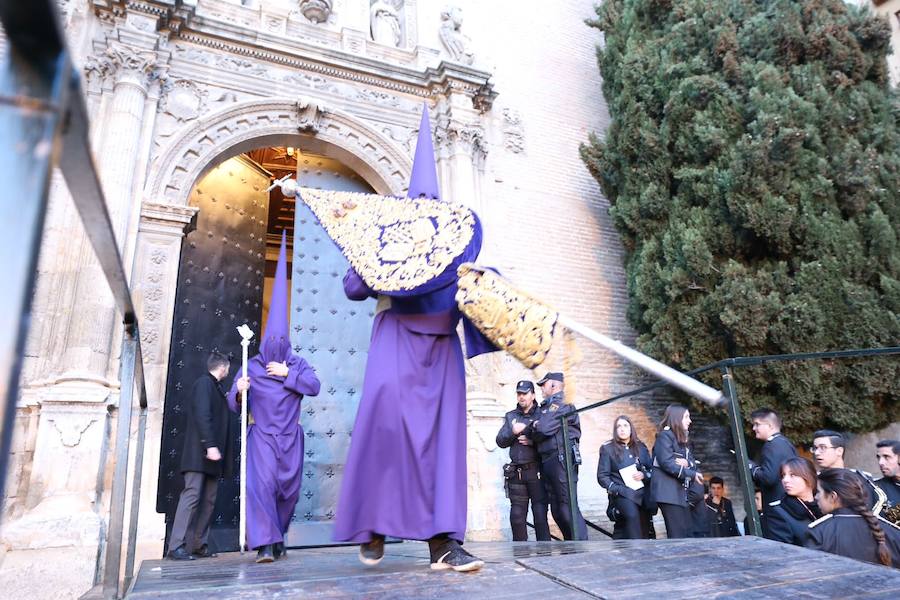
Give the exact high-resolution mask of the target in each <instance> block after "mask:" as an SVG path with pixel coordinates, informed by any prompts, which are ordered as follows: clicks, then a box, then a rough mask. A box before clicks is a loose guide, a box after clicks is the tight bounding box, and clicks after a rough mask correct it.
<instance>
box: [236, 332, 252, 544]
mask: <svg viewBox="0 0 900 600" xmlns="http://www.w3.org/2000/svg"><path fill="white" fill-rule="evenodd" d="M237 330H238V333H239V334H241V359H242V362H241V377H242V378H244V377H247V348H248V347H249V346H250V340H251V338H253V331H252V330H251V329H250V328H249V327H247V324H246V323H245V324H243V325H241V326H240V327H238V328H237ZM238 539H239V542H240V548H241V554H243V553H244V548H246V547H247V390H246V389H245V390H244V391H242V392H241V508H240V525H239V532H238Z"/></svg>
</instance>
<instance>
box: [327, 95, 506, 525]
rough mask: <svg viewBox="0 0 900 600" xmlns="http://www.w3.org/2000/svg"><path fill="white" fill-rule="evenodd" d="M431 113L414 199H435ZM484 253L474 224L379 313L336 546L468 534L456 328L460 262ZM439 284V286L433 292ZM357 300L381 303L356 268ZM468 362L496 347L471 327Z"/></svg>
mask: <svg viewBox="0 0 900 600" xmlns="http://www.w3.org/2000/svg"><path fill="white" fill-rule="evenodd" d="M430 131H431V130H430V127H429V124H428V115H427V111H426V112H425V113H424V114H423V116H422V124H421V126H420V129H419V140H418V143H417V145H416V155H415V161H414V163H413V175H412V178H411V181H410V186H409V192H408V195H409V197H413V198H418V197H421V196H426V197H430V198H437V196H438V190H437V176H436V171H435V166H434V151H433V148H432V145H431V135H430ZM480 248H481V229H480V224H479V223H478V221H477V218H476V227H475V231H474V234H473V236H472V241H471V242H470V243H469V245H468V247H467V248H466V250H465V251H464V252H463V253H462V254H461V255H460V256H459V257H458V258H457V260H456V261H454V264H453V265H451V267H450V268H448V269H447V271H445V273H443V274H442V275H441V276H440V277H437V278H435V280H432V281H431V282H429V284H427V285H426V286H423V289H426V290H427V291H425V292H424V293H418V294H408V293H404V294H391V297H390V298H389V300H390V303H389V304H390V307H389V308H385V305H386V304H387V302H386V300H387V299H384V300H382V302H380V303H379V312H378V313H377V314H376V315H375V321H374V323H373V327H372V337H371V342H370V346H369V358H368V362H367V364H366V372H365V381H364V384H363V392H362V398H361V399H360V404H359V411H358V413H357V416H356V423H355V425H354V427H353V435H352V438H351V443H350V452H349V455H348V456H347V462H346V465H345V467H344V477H343V481H342V484H341V492H340V498H339V501H338V509H337V517H336V524H335V533H334V537H335V540H338V541H346V542H368V541H370V540H371V539H372V534H373V533H378V534H382V535H388V536H393V537H398V538H405V539H417V540H427V539H429V538H431V537H433V536H435V535H438V534H448V535H449V536H450V537H451V538H454V539H456V540H459V541H462V540H463V539H464V537H465V531H466V493H467V486H466V406H465V403H466V384H465V370H464V365H463V352H462V348H461V345H460V341H459V337H458V336H457V334H456V326H457V324H458V322H459V319H460V313H459V310H458V308H457V306H456V302H455V295H456V289H457V288H456V276H455V272H456V266H457V265H458V264H459V263H461V262H466V261H472V260H475V258H476V257H477V256H478V252H479V250H480ZM436 286H438V287H436ZM344 291H345V293H346V295H347V297H348V298H350V299H351V300H364V299H366V298H368V297H377V296H378V295H379V294H378V292H377V291H375V290H373V289H371V288H370V287H369V286H368V285H366V283H365V282H364V281H363V280H362V278H361V277H360V276H359V275H358V274H357V273H356V272H355V271H354V270H353V269H352V268H351V269H350V270H349V271H348V272H347V274H346V276H345V277H344ZM464 331H465V335H466V350H467V354H468V355H469V356H475V355H477V354H481V353H483V352H486V351H492V350H495V349H496V348H494V347H493V346H492V345H491V344H490V342H488V341H487V340H486V339H485V338H484V337H482V336H480V334H478V332H477V330H475V328H474V327H468V326H467V327H464Z"/></svg>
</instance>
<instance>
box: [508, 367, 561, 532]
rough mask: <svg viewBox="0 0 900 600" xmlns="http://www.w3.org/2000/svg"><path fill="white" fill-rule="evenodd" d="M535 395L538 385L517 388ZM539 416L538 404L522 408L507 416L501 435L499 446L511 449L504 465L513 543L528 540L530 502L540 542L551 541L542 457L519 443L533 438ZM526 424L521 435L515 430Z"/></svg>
mask: <svg viewBox="0 0 900 600" xmlns="http://www.w3.org/2000/svg"><path fill="white" fill-rule="evenodd" d="M527 392H532V393H534V384H532V383H531V382H530V381H520V382H519V383H518V384H517V385H516V393H527ZM537 414H538V406H537V402H535V403H534V405H533V406H532V407H531V410H530V411H528V412H527V413H526V412H524V411H523V410H522V409H521V408H520V407H518V406H517V407H516V409H515V410H511V411H509V412H508V413H506V416H505V417H504V419H503V426H502V427H501V428H500V432H499V433H497V446H499V447H500V448H509V460H510V463H509V464H508V465H504V467H503V469H504V477H505V479H506V484H505V485H506V495H507V497H508V498H509V502H510V509H509V526H510V528H511V529H512V534H513V541H514V542H524V541H527V540H528V528H527V525H526V519H527V516H528V503H529V501H530V502H531V514H532V515H533V518H534V533H535V537H536V538H537V540H538V541H549V540H550V525H549V524H548V522H547V493H546V490H544V483H543V481H541V457H540V455H539V454H538V452H537V448H536V447H535V446H534V444H533V443H532V444H522V443H519V440H518V438H519V435H525V436H526V437H528V438H529V439H530V438H531V436H532V432H533V428H532V423H533V422H534V419H535V417H537ZM513 421H516V422H517V423H522V424H524V425H525V429H524V430H523V431H522V432H521V433H520V434H514V433H513V431H512V422H513Z"/></svg>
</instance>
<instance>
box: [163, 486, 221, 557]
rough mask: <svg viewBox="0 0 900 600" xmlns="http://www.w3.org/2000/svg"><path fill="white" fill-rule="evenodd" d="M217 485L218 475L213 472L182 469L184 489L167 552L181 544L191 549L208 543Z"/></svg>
mask: <svg viewBox="0 0 900 600" xmlns="http://www.w3.org/2000/svg"><path fill="white" fill-rule="evenodd" d="M218 487H219V478H218V477H216V476H214V475H207V474H206V473H198V472H196V471H185V473H184V490H182V492H181V496H180V497H179V498H178V508H176V509H175V518H174V519H173V521H172V534H171V536H170V537H169V552H171V551H172V550H177V549H178V547H179V546H182V545H184V546H185V549H186V550H187V551H188V552H193V551H194V550H198V549H199V548H201V547H202V546H203V545H204V544H206V543H207V541H208V540H209V525H210V522H211V521H212V513H213V507H214V506H215V504H216V491H217V490H218Z"/></svg>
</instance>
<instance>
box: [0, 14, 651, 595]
mask: <svg viewBox="0 0 900 600" xmlns="http://www.w3.org/2000/svg"><path fill="white" fill-rule="evenodd" d="M173 4H177V7H173ZM382 5H383V6H382ZM503 5H504V3H474V2H466V3H462V2H460V8H462V9H463V10H465V17H466V18H465V22H464V23H463V20H462V17H461V15H462V12H460V10H458V9H456V8H454V9H448V8H447V7H446V5H445V4H444V2H438V1H436V0H378V1H377V2H372V1H371V0H334V1H333V2H332V1H321V0H319V1H314V2H313V1H305V0H268V1H267V0H253V1H249V2H247V1H244V2H237V1H233V0H193V1H190V2H187V1H186V2H183V3H172V2H163V1H154V0H129V1H128V2H125V1H123V0H70V1H68V2H63V3H61V8H62V13H63V18H64V19H65V20H66V31H67V34H68V35H69V44H70V47H71V49H72V53H73V56H74V58H75V61H76V64H79V65H81V67H82V68H83V71H82V72H83V74H84V77H85V91H86V96H87V102H88V106H89V110H90V111H91V118H92V125H93V129H92V144H93V148H94V149H95V156H96V160H97V162H98V164H99V167H100V172H101V176H102V180H103V186H104V189H105V192H106V196H107V200H108V202H109V207H110V212H111V214H112V216H113V220H114V224H115V227H116V231H117V236H118V239H119V242H120V248H121V252H122V254H123V256H124V257H125V264H126V265H129V266H130V268H131V272H130V278H131V279H130V282H131V286H132V289H133V291H134V298H135V303H136V305H137V309H138V314H139V318H140V324H141V337H142V344H143V346H142V347H143V354H144V370H145V375H146V378H147V391H148V400H149V404H150V407H149V413H148V430H147V437H146V440H147V441H146V443H147V447H146V449H145V454H144V463H143V473H144V475H143V484H142V488H141V509H140V516H139V523H138V532H139V539H140V544H139V547H138V550H139V554H138V559H139V560H140V559H141V558H157V557H158V556H159V553H160V552H161V549H162V542H161V540H162V538H163V535H164V534H163V532H164V522H163V518H162V516H161V515H159V514H157V513H156V512H155V510H154V508H155V506H154V505H155V501H154V499H155V495H156V485H157V473H158V468H159V467H158V465H159V456H158V453H159V447H160V446H159V444H160V436H161V428H162V408H163V401H164V396H165V388H166V380H167V368H168V367H167V363H168V359H169V350H170V346H171V341H172V340H171V338H172V329H173V323H172V317H173V314H174V303H175V293H176V282H177V279H178V264H179V258H180V256H181V246H182V240H183V238H184V235H185V234H186V233H187V232H189V231H190V230H191V229H192V227H193V226H194V223H195V218H196V210H197V209H196V208H194V207H192V206H191V205H190V204H189V197H190V195H191V192H192V190H193V189H194V186H195V184H196V183H197V182H198V181H199V180H200V179H201V178H202V177H203V176H204V175H205V174H206V173H208V172H209V171H210V170H212V169H213V168H214V167H216V166H217V165H218V164H220V163H222V162H223V161H224V160H226V159H228V158H230V157H233V156H236V155H238V154H240V153H242V152H246V151H250V150H253V149H257V148H260V147H268V146H292V147H295V148H301V149H302V150H304V151H306V152H310V153H313V154H319V155H322V156H326V157H328V158H330V159H333V160H336V161H339V162H340V163H342V164H343V165H345V166H346V167H348V168H349V169H351V170H352V171H354V172H355V173H356V174H357V175H358V176H359V177H360V178H362V179H363V180H365V182H366V183H367V184H368V185H369V186H371V188H373V189H374V190H375V191H376V192H378V193H382V194H403V193H404V192H405V188H406V185H407V182H408V178H409V173H410V168H411V165H412V155H413V151H414V144H415V139H416V134H417V128H418V126H419V117H420V114H421V110H422V107H423V105H427V106H428V107H429V110H430V112H431V117H432V119H431V122H432V124H433V127H434V130H433V132H432V133H433V136H434V140H435V149H436V153H437V162H438V177H439V181H440V185H441V190H442V193H443V194H444V195H445V196H446V197H448V198H453V199H455V200H458V201H461V202H464V203H466V204H468V205H470V206H472V207H474V208H475V209H476V210H477V211H478V213H479V215H480V217H481V219H482V222H483V224H484V228H485V247H484V251H483V253H482V260H483V262H484V263H485V264H491V265H494V266H496V267H498V268H500V269H501V270H502V271H503V272H504V274H506V275H507V276H510V277H512V278H513V279H514V280H515V281H517V282H518V283H520V284H521V285H522V286H523V287H527V288H530V289H533V290H534V291H535V293H537V294H538V295H541V296H543V297H546V298H547V299H548V300H550V301H551V302H553V303H554V304H555V305H557V306H559V308H561V309H563V310H566V311H568V312H569V313H570V314H572V315H573V316H574V317H575V318H578V319H579V320H582V321H584V322H587V323H588V324H590V325H593V326H595V327H597V328H598V329H600V330H601V331H604V332H605V333H607V334H609V335H613V336H615V337H617V338H621V339H624V340H626V341H627V340H629V339H632V338H633V333H632V332H631V331H630V329H629V328H628V326H627V324H626V321H625V299H626V296H625V284H624V281H625V278H624V273H623V272H622V266H621V247H620V245H619V241H618V237H617V235H616V234H615V231H614V229H613V228H612V225H611V223H610V221H609V218H608V217H607V215H606V207H607V206H606V202H605V200H604V199H603V198H602V197H601V195H600V193H599V190H598V189H597V186H596V185H595V184H594V182H593V181H592V180H591V178H590V176H589V174H588V173H587V171H586V170H585V169H584V168H583V166H582V165H581V163H580V160H579V158H578V144H579V143H580V142H581V141H583V140H584V139H586V137H587V132H588V131H602V130H603V128H604V127H605V124H606V111H605V107H604V105H603V102H602V96H601V94H600V82H599V76H598V75H597V70H596V66H595V57H594V46H595V44H596V43H597V41H598V40H597V39H596V37H595V35H594V33H593V30H591V29H590V28H588V27H586V26H585V25H583V20H584V19H585V18H587V17H590V16H591V14H592V6H593V2H592V1H590V0H566V1H565V2H563V3H561V4H560V5H559V6H557V7H555V8H556V9H555V10H554V11H552V12H553V16H552V18H551V17H549V16H548V17H547V20H546V22H543V21H540V20H538V19H535V18H534V16H533V15H531V16H530V15H528V14H525V11H517V12H507V11H509V10H510V9H509V7H508V6H506V7H504V6H503ZM376 10H378V11H381V12H378V14H377V16H378V18H377V19H375V18H374V17H375V16H376V15H375V11H376ZM498 22H503V23H504V24H505V25H506V26H505V27H504V28H503V29H502V30H501V29H500V28H498V27H497V23H498ZM572 32H574V33H572ZM487 65H490V66H487ZM498 90H499V92H500V93H499V94H498ZM538 242H540V243H538ZM549 271H552V272H554V273H556V274H557V275H558V276H557V278H556V279H555V280H550V279H548V278H546V277H545V274H546V273H547V272H549ZM34 307H35V317H34V325H33V327H32V331H31V335H30V339H29V343H28V351H27V357H26V364H25V370H24V378H23V393H22V397H21V402H20V405H19V409H18V410H19V413H18V420H17V431H16V437H15V442H14V449H15V456H14V461H13V462H14V465H15V471H14V475H13V477H12V481H11V484H9V485H7V502H6V512H5V514H4V517H5V519H4V520H5V522H4V528H3V531H2V534H0V536H2V541H3V543H4V544H6V546H7V548H9V549H12V550H22V549H26V548H31V549H37V548H49V547H62V548H72V549H73V554H72V556H73V557H78V560H79V561H80V562H79V564H82V563H83V562H84V561H83V558H84V556H85V555H89V556H90V555H92V553H94V554H95V553H96V550H97V546H98V543H99V540H100V537H101V531H103V527H104V523H105V521H106V519H107V518H108V510H109V508H108V506H109V498H108V495H109V486H110V481H111V473H112V467H113V466H114V457H113V455H112V453H111V446H112V443H113V440H114V439H115V431H114V430H115V416H116V414H117V403H118V381H117V378H118V352H119V350H118V347H119V343H120V338H121V330H120V326H119V322H118V318H117V316H116V314H115V310H114V308H113V304H112V302H111V299H110V298H109V294H108V291H107V288H106V284H105V283H104V280H103V278H102V274H101V272H100V270H99V267H98V265H97V263H96V260H95V259H94V257H93V255H92V252H91V249H90V245H89V244H88V243H87V241H86V238H85V236H84V233H83V231H82V228H81V225H80V222H79V220H78V216H77V214H76V213H75V211H74V208H73V207H72V205H71V202H70V200H69V197H68V192H67V190H66V189H65V185H64V184H63V183H62V182H61V180H58V179H57V180H54V182H53V185H52V191H51V201H50V213H49V215H48V218H47V226H46V231H45V238H44V248H43V252H42V254H41V261H40V266H39V278H38V287H37V292H36V296H35V303H34ZM467 372H468V374H469V378H468V392H469V417H468V418H469V449H468V458H469V465H470V481H469V487H470V494H469V496H470V501H469V505H470V510H469V515H470V516H469V535H470V536H471V537H472V538H473V539H502V538H504V536H508V521H507V514H508V513H507V509H508V506H507V504H506V502H507V501H506V499H505V497H504V495H503V489H502V484H501V479H500V476H499V466H500V465H501V464H502V463H503V462H504V461H505V458H506V456H505V452H504V451H502V450H500V449H498V448H497V447H496V445H495V444H494V437H495V435H496V430H497V428H498V427H499V422H500V417H501V416H502V414H503V413H504V412H505V411H506V410H510V409H511V408H512V407H513V405H514V392H513V388H514V384H515V381H516V380H517V379H519V378H521V377H527V376H528V375H529V373H528V372H527V371H525V370H524V369H523V368H522V367H521V366H519V365H518V364H517V363H515V361H513V360H512V359H510V358H509V357H505V356H500V355H495V356H491V357H483V358H479V359H476V360H474V361H470V363H469V364H468V365H467ZM572 377H573V378H574V379H577V382H578V384H579V390H580V391H579V394H583V395H582V396H580V402H579V403H582V402H586V401H588V400H599V399H601V398H602V397H605V396H609V395H612V393H614V392H616V391H621V390H622V389H625V388H626V387H628V386H630V385H631V384H632V383H634V382H636V381H639V379H638V378H637V377H636V376H635V374H634V373H633V372H631V371H629V370H627V369H624V368H623V367H622V366H621V365H620V364H619V363H618V362H617V361H615V360H612V359H609V358H608V357H605V356H602V355H600V354H599V353H597V352H593V351H592V350H590V349H588V348H585V360H584V361H583V363H582V366H581V367H579V369H578V370H577V372H575V373H573V375H572ZM615 410H625V411H626V412H629V414H633V415H635V416H636V422H637V423H638V424H639V426H640V427H643V428H644V430H647V429H648V428H649V426H650V423H651V421H652V420H653V419H655V417H656V415H655V413H654V414H649V413H647V412H646V411H645V409H642V408H640V407H636V406H632V408H628V409H626V408H624V407H620V408H618V409H615ZM608 416H609V411H607V412H606V413H604V414H603V416H596V417H590V418H588V419H586V425H585V432H586V433H585V435H586V438H587V439H588V440H589V446H590V447H588V445H586V446H585V449H586V452H585V460H586V464H585V465H584V471H583V473H584V477H583V481H582V483H581V484H580V487H581V490H582V501H583V505H584V507H585V510H586V511H588V512H589V513H591V514H592V515H593V514H600V513H602V509H603V507H604V506H605V494H603V493H602V492H599V491H598V490H597V486H596V485H593V484H592V482H591V480H592V476H591V471H592V469H594V468H595V467H596V448H597V447H599V445H600V443H601V442H602V441H603V440H605V439H606V437H608V432H607V429H608V423H607V422H606V419H607V418H608ZM133 447H134V444H132V448H133ZM592 461H593V464H591V462H592ZM75 549H77V550H75ZM85 549H87V550H85ZM32 551H34V552H39V551H40V550H32ZM54 560H60V559H59V558H58V555H55V556H54ZM73 560H74V559H73ZM59 568H60V569H64V568H65V566H64V565H59ZM71 572H72V574H73V575H72V577H73V578H75V579H78V578H79V577H80V578H81V579H78V580H77V581H75V580H73V581H72V582H70V583H71V592H72V593H71V595H73V596H74V595H77V594H78V593H81V592H84V591H85V590H86V589H87V588H89V587H90V584H91V581H85V580H83V579H84V577H83V575H81V573H83V571H78V570H77V569H72V570H71ZM10 580H15V581H19V580H17V579H15V578H13V579H9V578H7V576H6V575H4V569H3V568H0V585H2V584H3V583H4V582H6V581H10ZM39 583H40V582H36V583H35V585H36V586H38V587H39ZM54 585H62V584H60V583H59V582H55V583H54Z"/></svg>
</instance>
